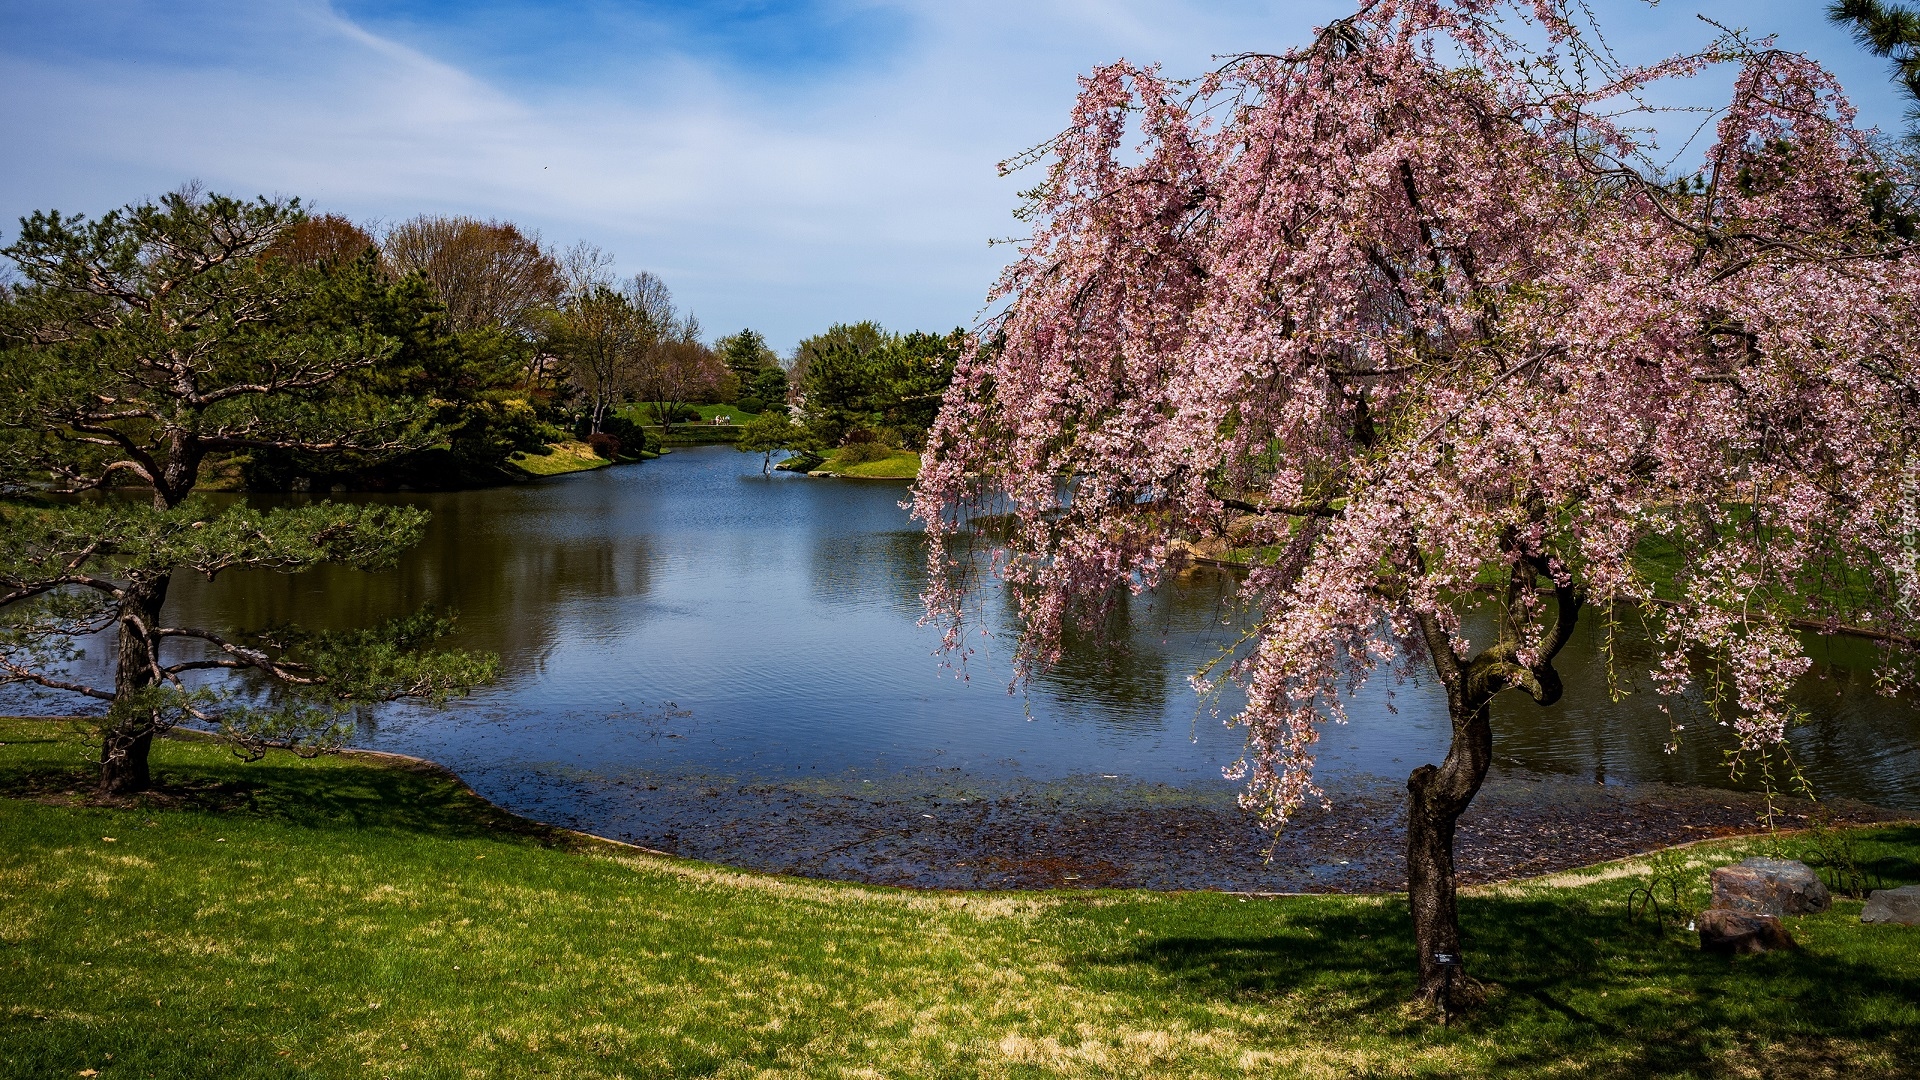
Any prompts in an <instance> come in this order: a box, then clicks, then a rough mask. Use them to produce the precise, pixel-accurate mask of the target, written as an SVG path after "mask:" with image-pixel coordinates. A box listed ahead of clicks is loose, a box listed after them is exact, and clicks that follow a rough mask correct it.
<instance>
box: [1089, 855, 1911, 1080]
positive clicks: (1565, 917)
mask: <svg viewBox="0 0 1920 1080" xmlns="http://www.w3.org/2000/svg"><path fill="white" fill-rule="evenodd" d="M1891 832H1892V830H1889V833H1891ZM1908 833H1909V836H1908V837H1907V840H1908V841H1909V842H1912V843H1916V844H1920V830H1914V829H1909V830H1908ZM1909 850H1912V849H1909ZM1888 859H1889V865H1888V868H1887V869H1888V874H1889V880H1890V881H1891V880H1893V877H1892V874H1893V872H1894V871H1895V870H1896V869H1897V868H1898V867H1899V866H1900V865H1901V860H1899V858H1898V857H1896V856H1888ZM1907 865H1909V866H1910V864H1907ZM1622 897H1624V891H1623V893H1622ZM1283 910H1284V913H1285V914H1284V918H1283V919H1280V920H1276V922H1277V924H1278V925H1276V927H1275V929H1274V932H1272V933H1270V934H1263V935H1257V936H1248V935H1236V934H1232V933H1223V934H1221V935H1218V936H1206V935H1199V934H1196V935H1189V936H1180V937H1167V938H1160V939H1158V940H1154V941H1152V942H1149V943H1143V944H1141V945H1139V946H1137V947H1135V948H1133V949H1131V950H1129V951H1127V952H1125V953H1122V954H1119V955H1114V954H1106V955H1103V956H1099V957H1089V958H1088V966H1089V969H1090V970H1093V971H1095V972H1101V971H1104V972H1105V973H1106V974H1108V975H1123V974H1124V973H1125V972H1126V971H1127V970H1128V969H1132V970H1134V971H1138V970H1141V969H1145V970H1146V971H1148V972H1151V973H1153V974H1155V975H1157V976H1158V977H1159V978H1161V979H1163V980H1166V981H1169V982H1171V983H1172V984H1173V985H1172V987H1170V989H1173V990H1174V991H1175V992H1176V993H1177V994H1179V995H1180V996H1183V997H1188V998H1190V999H1199V1000H1209V999H1210V1000H1222V999H1226V1000H1234V1001H1240V1002H1261V1001H1267V1002H1272V1003H1274V1005H1275V1007H1276V1008H1281V1009H1288V1008H1291V1009H1294V1010H1296V1011H1298V1012H1299V1014H1300V1015H1298V1016H1297V1017H1296V1018H1297V1019H1298V1020H1299V1021H1301V1022H1303V1023H1304V1024H1305V1025H1306V1026H1308V1027H1310V1028H1311V1029H1313V1030H1315V1031H1320V1032H1324V1033H1325V1034H1326V1035H1327V1036H1328V1037H1334V1038H1342V1039H1349V1038H1353V1039H1367V1038H1390V1039H1398V1038H1401V1037H1408V1036H1417V1037H1419V1038H1420V1040H1421V1042H1422V1044H1423V1045H1426V1044H1430V1043H1431V1042H1433V1041H1435V1040H1437V1041H1440V1042H1446V1041H1450V1040H1462V1041H1464V1042H1465V1043H1467V1044H1470V1045H1468V1046H1463V1047H1462V1049H1463V1050H1465V1051H1466V1052H1467V1053H1468V1054H1469V1056H1470V1058H1471V1057H1478V1058H1479V1060H1480V1062H1481V1063H1480V1064H1479V1065H1477V1066H1475V1068H1476V1070H1483V1071H1485V1072H1488V1073H1492V1074H1498V1075H1509V1074H1510V1075H1522V1076H1524V1075H1533V1074H1553V1075H1564V1074H1568V1073H1577V1074H1579V1075H1583V1076H1609V1077H1610V1076H1619V1077H1627V1076H1632V1077H1647V1076H1663V1077H1664V1076H1689V1075H1698V1076H1706V1075H1721V1074H1725V1073H1728V1072H1739V1073H1743V1074H1749V1075H1761V1076H1782V1077H1787V1076H1791V1077H1795V1078H1796V1080H1797V1078H1799V1077H1804V1076H1808V1075H1832V1074H1841V1075H1845V1074H1850V1073H1854V1072H1860V1071H1862V1070H1863V1069H1866V1068H1869V1067H1870V1066H1871V1065H1872V1063H1873V1062H1875V1061H1878V1062H1879V1063H1880V1064H1881V1066H1883V1067H1884V1065H1885V1063H1887V1062H1889V1061H1892V1062H1898V1061H1902V1060H1905V1061H1915V1060H1920V1010H1917V1009H1915V1008H1914V1003H1915V1002H1920V978H1917V977H1916V976H1915V974H1914V971H1915V967H1914V965H1913V963H1912V962H1911V960H1912V954H1911V949H1912V947H1913V946H1912V941H1913V939H1912V938H1911V937H1910V936H1899V935H1897V934H1890V935H1887V938H1886V942H1887V949H1888V955H1887V960H1888V962H1887V963H1885V964H1879V963H1875V962H1873V961H1872V960H1865V961H1861V960H1849V959H1843V958H1841V957H1837V956H1834V955H1832V954H1830V953H1827V952H1823V951H1821V950H1818V949H1811V948H1809V949H1802V950H1797V951H1791V952H1783V953H1774V954H1769V955H1766V956H1758V957H1740V958H1737V959H1729V958H1727V957H1724V956H1718V955H1713V954H1708V953H1703V952H1701V951H1700V949H1699V947H1698V944H1697V941H1696V940H1695V939H1694V938H1693V937H1692V935H1689V934H1684V933H1682V932H1680V931H1678V930H1675V929H1666V930H1662V929H1659V928H1657V927H1656V926H1655V925H1653V924H1650V923H1647V922H1644V921H1643V922H1640V923H1633V922H1629V921H1628V920H1627V919H1626V917H1625V905H1624V899H1621V900H1619V901H1618V902H1615V901H1613V900H1611V899H1609V898H1603V897H1598V896H1594V895H1592V894H1588V895H1584V896H1583V895H1580V894H1577V893H1576V894H1562V895H1557V896H1556V895H1534V896H1527V897H1489V896H1468V897H1462V899H1461V915H1462V923H1463V927H1462V928H1463V932H1464V933H1465V935H1466V937H1467V939H1468V940H1467V960H1468V964H1469V969H1470V971H1471V973H1472V975H1473V976H1474V977H1475V978H1476V979H1478V980H1481V981H1482V983H1483V984H1484V985H1485V986H1486V987H1487V988H1488V990H1489V996H1488V999H1487V1001H1486V1003H1485V1004H1483V1005H1482V1006H1480V1007H1479V1008H1478V1009H1476V1010H1474V1011H1473V1012H1471V1013H1469V1014H1467V1015H1465V1016H1464V1017H1460V1018H1457V1019H1456V1020H1455V1022H1454V1025H1453V1026H1452V1027H1451V1028H1450V1029H1447V1030H1445V1031H1437V1030H1434V1029H1433V1026H1432V1023H1431V1021H1429V1020H1425V1019H1421V1018H1419V1016H1418V1014H1417V1013H1415V1012H1413V1011H1410V1010H1407V1009H1405V1008H1403V1006H1404V1004H1405V1003H1406V1002H1407V1001H1408V1000H1409V998H1410V997H1411V995H1412V992H1413V988H1414V975H1413V971H1412V963H1413V940H1412V927H1411V921H1410V920H1409V918H1408V916H1407V914H1406V912H1405V910H1404V909H1403V908H1401V907H1399V906H1398V905H1386V906H1381V907H1372V908H1366V909H1361V910H1353V909H1348V910H1326V911H1316V910H1315V908H1314V906H1313V905H1310V904H1300V905H1289V906H1287V907H1286V908H1284V909H1283ZM1242 925H1244V924H1242ZM1837 932H1840V931H1839V929H1838V928H1837V927H1834V926H1832V925H1831V924H1829V925H1826V926H1824V927H1821V928H1819V929H1818V930H1815V931H1814V933H1816V934H1832V933H1837ZM1902 949H1904V950H1907V951H1906V952H1904V953H1901V954H1900V955H1899V956H1895V955H1892V953H1893V951H1894V950H1902ZM1852 952H1853V955H1855V956H1858V955H1859V951H1858V950H1852ZM1903 959H1904V962H1902V961H1903ZM1093 977H1094V978H1096V979H1098V978H1101V977H1102V975H1101V974H1098V973H1096V974H1094V975H1093ZM1882 1074H1884V1072H1882Z"/></svg>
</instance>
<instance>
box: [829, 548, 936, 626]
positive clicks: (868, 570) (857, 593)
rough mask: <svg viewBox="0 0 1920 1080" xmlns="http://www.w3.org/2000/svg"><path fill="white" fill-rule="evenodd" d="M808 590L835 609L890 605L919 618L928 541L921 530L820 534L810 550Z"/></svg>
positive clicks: (925, 573)
mask: <svg viewBox="0 0 1920 1080" xmlns="http://www.w3.org/2000/svg"><path fill="white" fill-rule="evenodd" d="M808 554H809V558H810V567H809V569H810V570H811V571H812V572H811V574H810V575H809V577H808V585H809V587H810V588H811V590H812V593H813V595H814V597H816V598H817V599H819V600H822V601H825V602H827V603H831V604H861V603H867V602H870V601H872V600H875V599H882V600H885V601H886V602H887V604H888V606H890V607H892V608H894V609H895V610H897V611H903V612H905V613H907V614H913V615H916V616H917V614H918V613H919V612H920V610H921V602H920V594H921V592H922V591H923V590H924V589H925V588H926V581H927V537H926V534H925V533H923V532H921V531H919V530H918V529H896V530H892V531H888V532H872V533H855V534H851V535H848V534H826V533H821V534H816V535H815V536H814V538H813V546H812V548H811V549H810V551H809V553H808Z"/></svg>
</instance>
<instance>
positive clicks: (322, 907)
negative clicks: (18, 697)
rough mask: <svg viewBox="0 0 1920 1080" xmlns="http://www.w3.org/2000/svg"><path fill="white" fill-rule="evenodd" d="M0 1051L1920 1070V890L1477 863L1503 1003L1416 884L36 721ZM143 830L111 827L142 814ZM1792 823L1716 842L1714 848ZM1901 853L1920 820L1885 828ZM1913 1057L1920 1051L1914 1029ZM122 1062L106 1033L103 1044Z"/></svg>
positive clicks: (215, 1056) (58, 1056)
mask: <svg viewBox="0 0 1920 1080" xmlns="http://www.w3.org/2000/svg"><path fill="white" fill-rule="evenodd" d="M0 743H4V745H3V746H0V795H4V797H0V1075H4V1076H7V1077H10V1078H14V1077H19V1078H25V1077H73V1076H87V1075H98V1076H100V1077H109V1078H111V1077H120V1076H126V1077H202V1076H204V1077H253V1076H276V1077H277V1076H311V1077H331V1076H352V1077H382V1076H393V1077H401V1076H405V1077H416V1076H417V1077H495V1076H499V1077H518V1076H535V1075H552V1076H568V1077H649V1076H698V1075H711V1076H721V1077H745V1076H756V1077H769V1078H772V1077H835V1076H838V1077H879V1076H887V1077H973V1076H987V1077H1009V1078H1012V1077H1042V1076H1085V1077H1108V1076H1155V1077H1159V1076H1182V1077H1187V1076H1219V1077H1241V1076H1255V1075H1257V1076H1275V1075H1281V1076H1328V1077H1332V1076H1340V1077H1347V1076H1469V1075H1489V1074H1497V1075H1503V1076H1522V1077H1536V1076H1537V1077H1572V1076H1580V1077H1588V1076H1598V1077H1646V1076H1662V1077H1668V1076H1701V1077H1706V1076H1782V1077H1788V1076H1791V1077H1795V1078H1799V1077H1806V1076H1833V1075H1862V1076H1867V1075H1872V1076H1892V1075H1900V1074H1902V1073H1903V1072H1905V1071H1907V1070H1910V1069H1911V1067H1912V1063H1913V1062H1914V1061H1915V1060H1920V928H1913V927H1890V926H1866V925H1863V924H1861V923H1860V922H1859V920H1858V914H1859V910H1860V904H1859V902H1857V901H1841V902H1840V903H1839V904H1838V905H1837V908H1836V910H1835V911H1833V912H1830V913H1828V914H1824V915H1819V916H1810V917H1805V918H1796V919H1791V920H1789V922H1790V924H1791V927H1792V930H1793V932H1794V933H1795V934H1796V935H1798V936H1799V938H1800V940H1801V941H1802V943H1803V944H1804V946H1805V947H1804V948H1803V949H1801V950H1799V951H1797V952H1792V953H1782V954H1773V955H1768V956H1762V957H1752V958H1744V959H1740V960H1735V961H1729V960H1727V959H1724V958H1720V957H1714V956H1708V955H1704V954H1702V953H1701V952H1700V951H1699V950H1698V949H1697V948H1696V947H1694V946H1693V945H1692V944H1691V943H1689V942H1688V941H1687V940H1686V938H1685V936H1684V935H1681V934H1679V933H1678V932H1677V931H1671V930H1669V931H1665V932H1662V931H1659V930H1656V929H1653V928H1652V926H1651V924H1648V923H1644V922H1643V923H1637V924H1636V923H1629V922H1628V921H1626V919H1625V917H1624V914H1623V913H1624V909H1625V897H1626V891H1627V889H1629V888H1630V887H1632V885H1633V884H1634V883H1636V882H1637V881H1638V880H1640V878H1639V876H1638V875H1640V874H1642V873H1643V872H1644V869H1645V868H1644V866H1642V865H1639V864H1632V863H1628V864H1617V865H1612V866H1607V867H1601V868H1596V869H1594V870H1590V871H1585V872H1580V873H1574V874H1565V875H1560V876H1558V877H1555V878H1551V879H1546V880H1542V881H1537V882H1531V883H1525V884H1520V885H1513V886H1506V887H1497V888H1488V889H1480V890H1474V891H1472V892H1471V893H1470V894H1468V895H1467V896H1466V897H1465V898H1464V900H1463V904H1462V913H1463V918H1464V920H1465V924H1466V927H1467V932H1468V934H1469V936H1470V943H1469V951H1468V957H1469V962H1470V963H1471V964H1472V965H1473V970H1474V971H1475V973H1476V974H1477V975H1478V976H1479V977H1480V978H1482V979H1484V980H1488V981H1489V983H1490V984H1491V985H1492V994H1491V997H1490V998H1489V1000H1488V1002H1487V1004H1486V1005H1485V1006H1483V1007H1482V1008H1481V1009H1480V1010H1479V1011H1478V1012H1477V1013H1475V1014H1473V1015H1471V1016H1469V1017H1467V1018H1465V1019H1463V1020H1460V1021H1457V1022H1456V1023H1455V1024H1454V1025H1453V1026H1451V1027H1441V1026H1438V1025H1436V1024H1433V1023H1431V1022H1430V1021H1428V1020H1426V1019H1423V1018H1420V1017H1417V1016H1415V1015H1412V1014H1411V1013H1410V1012H1409V1011H1408V1010H1407V1009H1405V1008H1404V1007H1403V1005H1402V1002H1403V1001H1404V1000H1405V999H1406V997H1407V995H1408V993H1409V991H1410V988H1411V980H1410V978H1409V976H1408V974H1407V973H1406V971H1405V964H1406V961H1407V959H1408V954H1409V952H1410V951H1411V948H1412V946H1411V944H1410V940H1409V931H1408V920H1407V917H1406V914H1405V911H1404V906H1403V903H1402V902H1401V901H1400V900H1399V898H1397V897H1331V896H1328V897H1282V898H1271V899H1262V898H1244V897H1234V896H1230V895H1222V894H1207V893H1198V894H1175V895H1169V894H1154V893H1144V892H1084V893H1034V894H1006V893H920V892H905V891H896V890H889V889H878V888H867V887H858V886H849V885H835V884H825V883H818V882H809V881H801V880H795V879H788V878H777V877H770V876H766V875H760V874H753V873H745V872H737V871H731V870H726V869H723V868H720V867H716V866H711V865H706V864H701V863H695V862H689V861H685V860H679V859H672V858H666V857H660V856H653V855H648V854H645V853H642V852H638V851H634V850H632V849H623V848H618V847H615V846H613V845H608V844H601V843H596V842H593V841H590V840H587V839H584V838H580V837H577V836H575V835H573V834H566V833H560V832H556V831H553V830H548V829H544V828H542V827H539V826H534V825H531V824H529V823H526V822H523V821H520V820H519V819H515V818H512V817H510V816H508V815H506V814H504V813H502V812H501V811H498V810H496V809H494V808H492V807H490V806H489V805H487V804H486V803H484V802H482V801H480V800H479V799H477V798H475V797H474V796H472V795H471V794H470V793H469V792H467V791H466V790H465V789H464V788H463V787H462V786H461V785H460V784H459V783H458V782H457V781H455V780H453V779H452V778H451V777H449V776H448V775H446V774H445V773H442V772H439V771H437V770H433V769H430V768H425V767H418V766H408V765H405V764H401V763H395V762H392V761H389V760H378V759H367V758H358V757H332V758H323V759H320V760H317V761H301V760H298V759H294V758H291V757H283V756H275V757H270V758H269V759H268V760H266V761H264V762H261V763H257V764H252V765H246V764H242V763H239V762H238V761H236V760H234V759H233V758H232V757H231V756H230V755H229V754H227V752H226V751H225V750H224V749H222V748H221V747H219V746H216V745H213V744H210V743H205V742H189V741H181V740H170V741H167V742H165V743H162V744H160V745H159V746H157V747H156V749H155V758H156V767H157V776H158V778H159V780H160V782H161V784H162V791H161V793H160V794H157V795H154V796H149V797H146V798H144V799H143V800H142V801H141V802H139V803H137V804H134V805H127V806H118V807H108V806H94V805H86V804H84V801H83V800H78V799H75V798H73V797H72V796H70V795H68V794H66V793H67V792H70V791H72V790H76V789H80V788H83V787H84V785H85V783H86V781H87V778H88V773H89V770H88V767H87V761H88V757H89V755H88V752H87V747H86V746H85V745H83V743H82V741H81V738H80V736H79V729H78V728H77V727H74V726H69V725H63V724H60V723H50V722H44V721H0ZM109 838H111V839H109ZM1764 843H1765V841H1751V840H1750V841H1735V842H1724V843H1717V844H1714V845H1706V846H1701V847H1696V848H1692V849H1688V851H1689V856H1690V858H1691V859H1692V860H1693V872H1694V873H1696V874H1704V868H1705V866H1706V865H1707V864H1708V863H1709V862H1718V861H1721V860H1725V859H1731V858H1734V857H1736V856H1738V855H1739V854H1741V853H1742V852H1745V851H1750V850H1754V849H1755V848H1756V846H1758V845H1763V844H1764ZM1861 853H1862V855H1863V856H1864V857H1866V858H1868V859H1870V860H1872V861H1873V864H1874V866H1875V869H1876V872H1878V873H1879V874H1880V875H1881V876H1883V877H1886V878H1888V879H1890V883H1896V884H1897V883H1900V882H1903V881H1912V880H1916V878H1920V827H1915V826H1911V825H1901V826H1888V827H1880V828H1876V829H1873V830H1869V831H1866V832H1863V833H1862V834H1861ZM1902 1061H1906V1062H1908V1065H1905V1066H1902V1065H1900V1064H1899V1063H1900V1062H1902ZM88 1070H92V1072H89V1071H88Z"/></svg>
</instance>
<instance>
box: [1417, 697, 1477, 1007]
mask: <svg viewBox="0 0 1920 1080" xmlns="http://www.w3.org/2000/svg"><path fill="white" fill-rule="evenodd" d="M1489 706H1490V702H1489V701H1488V700H1485V699H1482V700H1480V701H1478V702H1475V703H1472V704H1470V705H1468V706H1467V707H1464V708H1462V709H1460V710H1459V711H1458V712H1456V713H1455V715H1454V717H1453V745H1452V746H1451V747H1449V748H1448V750H1447V756H1446V760H1444V761H1442V762H1441V763H1440V764H1439V765H1438V766H1437V767H1436V766H1433V765H1422V766H1420V767H1419V768H1418V769H1415V770H1414V771H1413V775H1411V776H1409V777H1408V778H1407V792H1408V794H1409V796H1410V798H1409V799H1408V805H1407V903H1408V905H1409V906H1410V907H1411V909H1412V911H1413V939H1414V945H1415V947H1416V948H1417V949H1418V950H1419V963H1420V985H1419V991H1418V994H1417V995H1416V996H1417V997H1418V998H1419V999H1420V1000H1424V1001H1431V1002H1433V1003H1435V1004H1437V1005H1439V1006H1441V1007H1442V1008H1443V1009H1446V1010H1449V1011H1450V1010H1452V1009H1453V1008H1455V1007H1456V1006H1463V1005H1466V1004H1469V1003H1470V1002H1471V999H1472V997H1473V995H1472V993H1471V991H1470V990H1469V986H1470V985H1471V984H1469V983H1468V982H1467V981H1466V968H1465V966H1464V964H1463V963H1462V958H1461V950H1460V914H1459V911H1458V909H1457V908H1456V907H1455V905H1454V888H1453V834H1454V826H1455V825H1456V824H1457V823H1458V822H1459V820H1460V815H1461V814H1462V813H1464V812H1465V811H1466V809H1467V806H1468V805H1469V804H1471V803H1472V802H1473V797H1474V795H1475V794H1476V793H1477V792H1478V791H1479V790H1480V784H1481V782H1482V781H1484V780H1485V779H1486V778H1487V767H1488V766H1489V765H1491V764H1492V762H1493V726H1492V723H1491V719H1490V716H1489V712H1490V708H1489Z"/></svg>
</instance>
